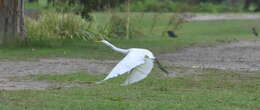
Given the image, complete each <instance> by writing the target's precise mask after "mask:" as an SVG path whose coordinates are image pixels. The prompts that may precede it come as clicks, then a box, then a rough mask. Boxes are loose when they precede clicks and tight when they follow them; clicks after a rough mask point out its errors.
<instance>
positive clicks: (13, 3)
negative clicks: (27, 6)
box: [0, 0, 26, 44]
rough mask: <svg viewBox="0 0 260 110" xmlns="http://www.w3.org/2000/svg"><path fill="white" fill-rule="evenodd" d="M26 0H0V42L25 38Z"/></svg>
mask: <svg viewBox="0 0 260 110" xmlns="http://www.w3.org/2000/svg"><path fill="white" fill-rule="evenodd" d="M23 5H24V0H0V15H1V16H0V44H2V43H8V42H10V41H14V40H16V39H19V40H25V39H26V35H25V26H24V13H23V12H24V7H23Z"/></svg>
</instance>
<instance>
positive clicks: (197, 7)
mask: <svg viewBox="0 0 260 110" xmlns="http://www.w3.org/2000/svg"><path fill="white" fill-rule="evenodd" d="M126 8H127V5H126V4H122V5H120V6H119V7H118V10H121V11H126ZM238 10H241V9H240V8H239V7H231V6H230V5H228V3H226V4H221V3H214V2H213V3H212V2H191V1H189V0H186V1H173V0H163V1H160V0H142V1H134V2H132V3H131V11H134V12H210V13H219V12H234V11H238Z"/></svg>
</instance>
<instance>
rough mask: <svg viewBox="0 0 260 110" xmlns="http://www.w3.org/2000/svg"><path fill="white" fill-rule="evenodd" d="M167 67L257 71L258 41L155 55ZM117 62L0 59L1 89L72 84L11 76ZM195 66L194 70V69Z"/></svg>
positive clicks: (93, 70) (97, 68) (104, 68)
mask: <svg viewBox="0 0 260 110" xmlns="http://www.w3.org/2000/svg"><path fill="white" fill-rule="evenodd" d="M158 58H159V59H161V60H162V62H163V64H164V65H167V66H168V67H184V68H188V69H185V71H183V70H180V69H179V70H174V69H170V68H169V70H170V72H171V75H170V76H173V77H175V76H180V75H187V74H198V72H196V69H195V68H215V69H221V70H235V71H244V70H246V71H260V42H259V41H240V42H234V43H229V44H223V45H218V46H214V47H195V48H187V49H183V50H181V51H178V52H175V53H168V54H160V55H159V56H158ZM117 62H118V61H114V60H88V59H67V58H56V59H40V60H38V61H0V76H1V78H0V90H1V89H3V90H17V89H39V90H42V89H47V88H53V87H57V86H58V87H71V86H80V85H81V84H70V83H66V84H65V83H63V84H60V83H50V82H45V81H41V82H39V81H12V80H9V79H8V78H10V77H21V76H26V75H30V74H68V73H75V72H87V73H89V74H106V73H108V72H110V70H111V69H112V68H113V66H114V65H115V64H116V63H117ZM193 68H194V69H193Z"/></svg>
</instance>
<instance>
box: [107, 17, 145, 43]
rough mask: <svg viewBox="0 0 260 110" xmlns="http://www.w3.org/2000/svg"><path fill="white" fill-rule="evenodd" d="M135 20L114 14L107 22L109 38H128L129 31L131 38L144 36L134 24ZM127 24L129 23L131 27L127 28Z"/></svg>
mask: <svg viewBox="0 0 260 110" xmlns="http://www.w3.org/2000/svg"><path fill="white" fill-rule="evenodd" d="M134 22H135V21H134V19H131V21H130V20H129V21H128V18H127V17H126V16H118V15H116V14H113V15H112V17H111V18H110V20H109V22H108V24H107V25H108V31H109V33H108V34H107V36H108V37H109V38H116V39H128V38H126V37H127V32H129V36H128V37H129V38H134V37H137V36H143V34H142V32H140V31H138V30H137V28H136V27H135V26H134ZM128 23H129V24H128ZM127 25H129V28H127ZM127 29H128V30H127Z"/></svg>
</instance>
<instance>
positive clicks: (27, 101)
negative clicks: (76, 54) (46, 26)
mask: <svg viewBox="0 0 260 110" xmlns="http://www.w3.org/2000/svg"><path fill="white" fill-rule="evenodd" d="M197 71H198V72H202V73H204V74H201V75H189V76H183V77H176V78H169V77H162V76H160V75H158V74H156V73H157V72H158V71H157V70H155V71H154V72H153V73H152V75H151V76H149V77H148V78H147V79H145V80H143V81H141V82H140V83H138V84H134V85H130V86H126V87H125V86H120V83H121V82H122V81H123V79H124V77H121V78H116V79H113V80H110V81H108V82H106V83H104V84H100V85H95V84H90V85H89V86H85V87H74V88H56V89H55V88H54V89H49V90H44V91H36V90H20V91H0V109H1V110H258V109H260V103H259V102H260V94H259V93H260V74H259V73H247V74H239V73H241V72H239V73H237V72H232V71H220V70H211V69H207V70H197ZM103 77H104V76H103V75H101V76H91V75H87V74H85V73H74V74H69V75H34V76H29V77H27V78H31V79H33V80H49V81H55V82H57V81H58V82H81V83H83V82H88V83H89V82H93V81H97V80H100V79H102V78H103Z"/></svg>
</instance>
